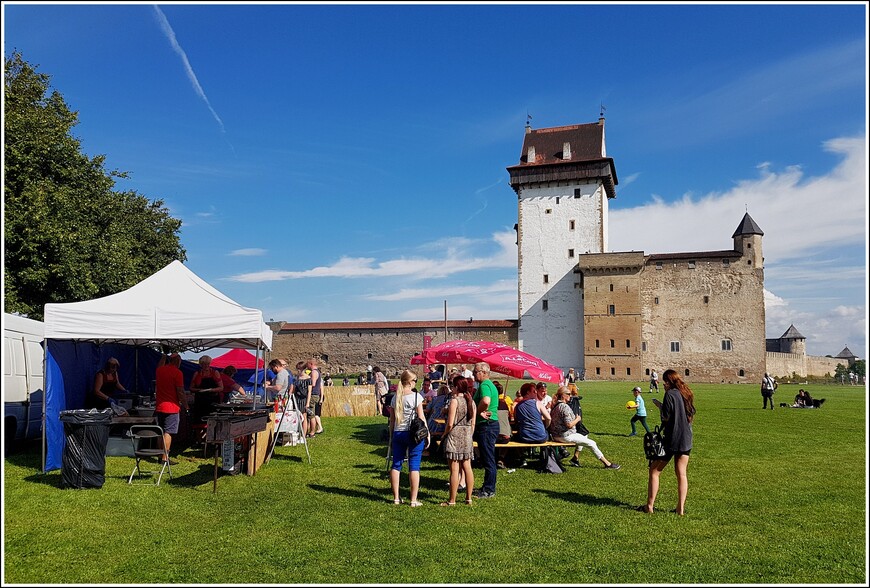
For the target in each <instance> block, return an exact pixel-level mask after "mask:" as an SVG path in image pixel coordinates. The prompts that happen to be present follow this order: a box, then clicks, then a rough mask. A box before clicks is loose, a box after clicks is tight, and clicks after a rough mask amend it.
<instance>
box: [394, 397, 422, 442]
mask: <svg viewBox="0 0 870 588" xmlns="http://www.w3.org/2000/svg"><path fill="white" fill-rule="evenodd" d="M414 394H415V399H416V398H419V396H416V392H415V393H414ZM397 400H398V399H397ZM408 433H409V434H410V436H411V445H413V446H416V445H417V444H418V443H420V441H422V440H423V439H427V438H428V437H429V427H427V426H426V421H424V420H423V419H421V418H420V417H419V416H417V403H416V402H415V403H414V418H412V419H411V424H410V426H409V427H408Z"/></svg>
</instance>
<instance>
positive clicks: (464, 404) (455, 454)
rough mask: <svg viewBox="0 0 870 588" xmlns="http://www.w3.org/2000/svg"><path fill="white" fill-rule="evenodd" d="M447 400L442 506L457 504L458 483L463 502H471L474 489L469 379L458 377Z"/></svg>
mask: <svg viewBox="0 0 870 588" xmlns="http://www.w3.org/2000/svg"><path fill="white" fill-rule="evenodd" d="M454 381H455V382H456V385H455V386H454V388H453V390H452V392H451V395H450V400H449V402H448V404H447V420H446V422H445V425H444V441H443V442H444V457H446V458H447V462H448V463H449V465H450V499H449V500H448V501H447V502H442V503H441V506H453V505H455V504H456V494H457V493H458V492H459V486H460V485H463V486H464V487H465V504H471V494H472V492H473V491H474V471H473V470H472V469H471V458H472V457H473V455H474V445H473V444H472V436H473V434H474V419H475V417H476V416H477V415H476V414H475V411H476V410H477V408H476V406H475V404H474V399H473V398H472V396H471V390H472V388H470V387H469V385H468V379H467V378H463V377H461V376H460V377H457V378H456V379H455V380H454ZM460 468H461V472H462V473H464V474H465V483H464V484H460V483H461V477H462V476H461V474H460Z"/></svg>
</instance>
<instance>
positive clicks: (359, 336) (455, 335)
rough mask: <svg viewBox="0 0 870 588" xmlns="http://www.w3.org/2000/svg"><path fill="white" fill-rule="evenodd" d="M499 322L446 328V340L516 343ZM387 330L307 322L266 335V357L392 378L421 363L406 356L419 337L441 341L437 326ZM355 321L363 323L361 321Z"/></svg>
mask: <svg viewBox="0 0 870 588" xmlns="http://www.w3.org/2000/svg"><path fill="white" fill-rule="evenodd" d="M497 322H501V323H504V324H503V325H499V326H492V327H486V326H479V327H477V326H474V323H470V324H468V326H464V327H454V326H449V327H448V329H447V340H448V341H450V340H453V339H465V340H466V341H475V340H484V341H495V342H498V343H506V344H508V345H511V346H516V345H517V328H516V324H515V323H512V322H510V321H497ZM392 324H393V325H395V326H392V327H390V328H378V327H376V326H374V325H377V323H372V325H373V326H372V327H370V328H347V327H344V328H342V327H329V326H328V323H327V324H323V323H317V324H312V326H311V327H310V328H305V327H304V325H299V327H298V328H294V329H293V330H291V329H279V330H278V331H277V332H276V333H275V335H274V337H273V339H272V341H273V342H272V357H282V358H287V359H288V360H289V361H290V364H291V365H295V363H296V362H297V361H299V360H303V359H308V358H311V357H316V358H318V359H319V360H320V364H321V367H322V368H323V371H324V372H325V373H330V374H340V373H344V374H358V373H364V372H365V371H366V367H367V366H368V365H372V366H377V367H380V368H381V370H382V371H383V372H384V373H386V374H387V375H388V376H389V377H394V376H395V375H396V374H397V373H400V372H401V371H402V370H404V369H406V368H411V369H414V370H415V371H417V370H420V373H422V369H423V366H411V365H410V360H411V357H412V356H413V355H414V354H415V353H419V352H420V351H422V349H423V338H424V337H426V336H429V337H432V342H431V345H432V346H433V347H434V346H435V345H438V344H439V343H444V341H445V338H444V328H443V324H442V326H441V327H440V328H439V327H438V326H436V325H437V323H434V322H433V323H432V326H430V327H419V326H413V327H412V326H401V323H392ZM360 325H364V323H361V324H360Z"/></svg>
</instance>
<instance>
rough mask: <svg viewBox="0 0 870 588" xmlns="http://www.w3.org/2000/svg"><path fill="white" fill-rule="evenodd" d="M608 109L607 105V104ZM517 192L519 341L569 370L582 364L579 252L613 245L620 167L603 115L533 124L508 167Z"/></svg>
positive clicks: (582, 252)
mask: <svg viewBox="0 0 870 588" xmlns="http://www.w3.org/2000/svg"><path fill="white" fill-rule="evenodd" d="M602 113H603V110H602ZM507 171H508V173H509V174H510V184H511V187H512V188H513V189H514V192H516V194H517V200H518V213H517V217H518V222H517V246H518V315H517V316H518V317H519V321H520V322H519V333H518V339H519V345H520V347H521V348H522V349H524V350H526V351H528V352H530V353H532V354H535V355H541V356H544V357H545V358H546V360H547V361H549V362H550V363H553V364H555V365H557V366H559V367H561V368H563V369H564V370H567V369H568V368H569V367H574V368H577V369H583V367H584V364H583V361H584V360H583V345H582V342H583V283H582V277H581V274H580V273H579V271H577V261H578V256H580V255H582V254H585V253H603V252H605V251H606V250H607V209H608V200H609V199H610V198H616V185H617V183H618V180H617V176H616V167H615V166H614V163H613V159H612V158H609V157H607V150H606V147H605V140H604V117H603V116H602V117H601V118H599V120H598V122H597V123H589V124H580V125H570V126H563V127H553V128H546V129H532V128H531V125H530V124H529V122H527V123H526V133H525V139H524V141H523V148H522V153H520V162H519V164H517V165H514V166H511V167H508V168H507Z"/></svg>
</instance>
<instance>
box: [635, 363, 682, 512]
mask: <svg viewBox="0 0 870 588" xmlns="http://www.w3.org/2000/svg"><path fill="white" fill-rule="evenodd" d="M662 382H663V383H664V388H665V396H664V402H662V401H660V400H659V399H658V398H653V403H654V404H655V405H656V406H657V407H658V408H659V410H660V411H661V415H662V428H663V429H664V433H663V436H664V444H665V451H666V453H665V456H664V457H662V458H661V459H656V460H653V461H651V462H650V464H649V483H648V484H647V498H646V504H644V505H642V506H639V507H638V510H639V511H641V512H645V513H648V514H652V512H653V509H654V507H655V502H656V495H657V494H658V493H659V477H660V476H661V473H662V470H664V469H665V466H667V465H668V462H669V461H671V458H673V460H674V473H675V474H676V475H677V508H675V509H674V510H673V511H672V512H675V513H677V514H678V515H681V516H682V515H684V514H685V513H686V495H687V494H688V491H689V478H688V476H687V474H686V469H687V468H688V465H689V454H690V453H691V452H692V421H693V420H694V418H695V395H694V394H693V393H692V390H691V388H689V386H688V385H686V383H685V382H683V380H682V378H680V376H679V374H677V372H675V371H674V370H666V371H665V373H664V374H662Z"/></svg>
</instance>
